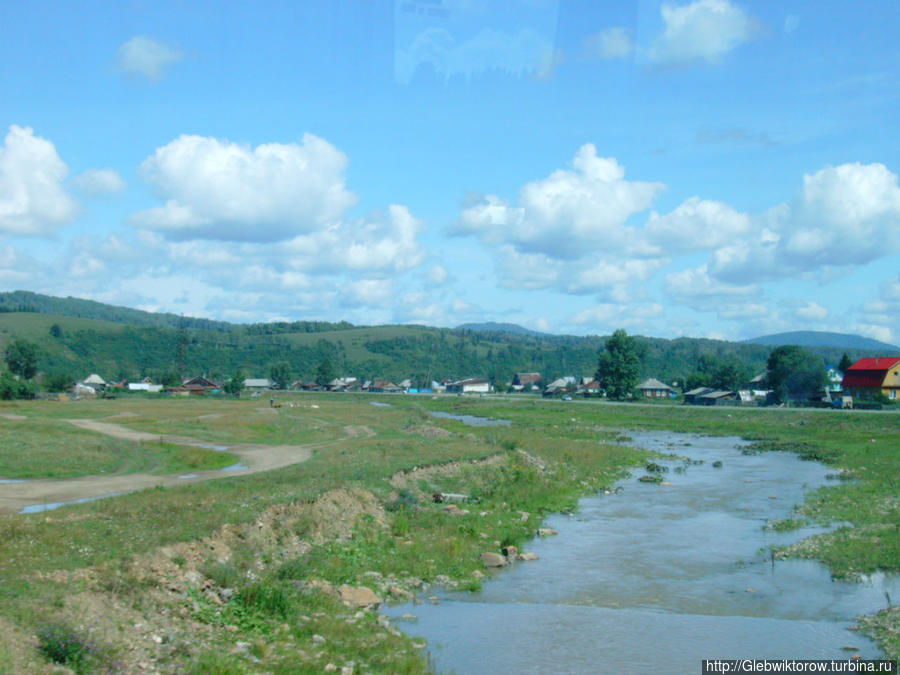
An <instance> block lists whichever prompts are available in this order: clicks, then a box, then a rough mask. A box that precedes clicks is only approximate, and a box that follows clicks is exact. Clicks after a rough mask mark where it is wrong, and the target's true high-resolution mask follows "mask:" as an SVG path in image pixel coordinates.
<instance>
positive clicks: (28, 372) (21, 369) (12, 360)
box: [6, 339, 38, 380]
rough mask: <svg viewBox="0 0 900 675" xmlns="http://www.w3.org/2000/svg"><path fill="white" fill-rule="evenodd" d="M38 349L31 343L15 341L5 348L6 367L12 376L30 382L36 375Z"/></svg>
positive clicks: (20, 340)
mask: <svg viewBox="0 0 900 675" xmlns="http://www.w3.org/2000/svg"><path fill="white" fill-rule="evenodd" d="M37 357H38V348H37V345H36V344H34V343H33V342H28V341H27V340H22V339H16V340H13V341H12V342H10V343H9V345H8V346H7V347H6V365H8V366H9V370H10V372H11V373H12V374H13V375H18V376H19V377H21V378H24V379H26V380H30V379H31V378H32V377H34V376H35V375H36V374H37Z"/></svg>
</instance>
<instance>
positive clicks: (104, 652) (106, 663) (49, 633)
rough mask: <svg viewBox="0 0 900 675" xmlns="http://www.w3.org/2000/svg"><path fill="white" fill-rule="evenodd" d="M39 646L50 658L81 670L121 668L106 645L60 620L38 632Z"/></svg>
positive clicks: (76, 670) (79, 671)
mask: <svg viewBox="0 0 900 675" xmlns="http://www.w3.org/2000/svg"><path fill="white" fill-rule="evenodd" d="M38 649H39V650H40V652H41V654H43V655H44V656H45V657H46V658H48V659H49V660H50V661H53V662H54V663H59V664H61V665H64V666H67V667H69V668H71V669H72V670H74V671H75V672H76V673H79V674H81V673H87V672H91V671H97V670H100V669H103V670H105V671H106V672H116V671H117V670H118V668H117V667H116V664H115V663H114V662H113V661H112V659H111V658H110V655H109V650H108V649H107V648H106V647H104V646H102V645H98V644H96V643H95V642H94V641H93V640H92V639H91V638H90V637H89V636H87V635H85V634H83V633H79V632H78V631H75V630H73V629H72V628H70V627H69V626H65V625H63V624H61V623H51V624H48V625H47V626H46V627H45V628H44V629H43V630H42V631H40V632H39V633H38Z"/></svg>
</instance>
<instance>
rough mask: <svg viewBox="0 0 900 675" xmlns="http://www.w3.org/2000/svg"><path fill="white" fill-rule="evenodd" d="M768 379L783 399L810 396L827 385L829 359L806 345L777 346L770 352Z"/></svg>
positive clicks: (783, 400) (788, 399) (782, 401)
mask: <svg viewBox="0 0 900 675" xmlns="http://www.w3.org/2000/svg"><path fill="white" fill-rule="evenodd" d="M766 381H767V382H768V385H769V388H770V389H771V390H772V392H773V394H774V397H775V400H776V401H778V402H779V403H784V402H785V401H797V400H800V399H805V398H808V397H810V396H812V395H814V394H816V393H818V392H820V391H822V389H824V388H825V385H826V384H827V383H828V376H827V375H826V373H825V363H824V362H823V361H822V359H821V358H820V357H818V356H815V355H814V354H810V353H809V352H808V351H806V350H805V349H803V348H802V347H797V346H796V345H788V346H783V347H776V348H775V349H773V350H772V353H771V354H769V362H768V370H767V372H766Z"/></svg>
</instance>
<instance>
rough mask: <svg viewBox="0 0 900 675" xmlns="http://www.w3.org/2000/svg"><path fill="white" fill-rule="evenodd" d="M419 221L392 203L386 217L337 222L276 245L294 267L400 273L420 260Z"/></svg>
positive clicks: (422, 258) (312, 269)
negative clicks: (279, 245) (278, 245)
mask: <svg viewBox="0 0 900 675" xmlns="http://www.w3.org/2000/svg"><path fill="white" fill-rule="evenodd" d="M421 230H422V222H421V221H420V220H417V219H416V218H414V217H413V216H412V214H411V213H410V212H409V209H407V208H406V207H405V206H400V205H398V204H392V205H391V206H390V207H389V209H388V214H387V218H381V219H371V220H345V221H338V222H336V223H334V224H332V225H330V226H328V227H325V228H322V229H320V230H319V231H317V232H314V233H312V234H308V235H300V236H298V237H295V238H293V239H291V240H289V241H287V242H284V244H282V245H281V247H280V248H282V250H283V251H284V252H285V254H286V255H287V256H289V260H290V262H289V264H290V265H291V266H292V267H293V268H295V269H302V270H307V271H318V272H320V273H323V272H324V273H327V272H329V271H332V272H334V271H337V270H355V271H381V272H391V271H393V272H403V271H405V270H409V269H412V268H413V267H417V266H418V265H419V264H421V263H422V261H423V260H424V257H425V254H424V251H423V250H422V249H421V248H420V247H419V244H418V235H419V232H420V231H421Z"/></svg>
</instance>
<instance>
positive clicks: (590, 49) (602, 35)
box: [582, 26, 634, 60]
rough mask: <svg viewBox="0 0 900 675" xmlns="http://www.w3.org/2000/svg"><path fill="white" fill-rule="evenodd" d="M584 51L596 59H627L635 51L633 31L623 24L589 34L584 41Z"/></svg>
mask: <svg viewBox="0 0 900 675" xmlns="http://www.w3.org/2000/svg"><path fill="white" fill-rule="evenodd" d="M582 52H583V53H584V55H585V56H587V57H589V58H595V59H602V60H611V59H627V58H629V57H630V56H631V55H632V54H633V53H634V42H633V41H632V39H631V31H630V30H629V29H628V28H624V27H622V26H614V27H612V28H607V29H605V30H601V31H600V32H599V33H593V34H592V35H588V36H587V37H585V38H584V41H583V43H582Z"/></svg>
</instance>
